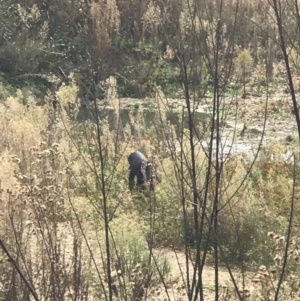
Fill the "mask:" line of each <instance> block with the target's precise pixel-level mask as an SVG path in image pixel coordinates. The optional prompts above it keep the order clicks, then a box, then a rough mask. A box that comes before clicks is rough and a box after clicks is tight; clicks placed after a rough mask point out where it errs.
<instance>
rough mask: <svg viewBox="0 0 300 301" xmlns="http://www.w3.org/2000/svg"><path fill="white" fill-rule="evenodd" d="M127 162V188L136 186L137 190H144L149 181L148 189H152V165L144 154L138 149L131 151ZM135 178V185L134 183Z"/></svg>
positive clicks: (131, 188)
mask: <svg viewBox="0 0 300 301" xmlns="http://www.w3.org/2000/svg"><path fill="white" fill-rule="evenodd" d="M128 163H129V170H130V171H129V189H130V190H133V189H134V188H135V186H136V188H137V189H139V190H145V189H146V187H147V185H146V184H147V183H149V187H150V190H154V183H153V178H154V174H153V167H152V164H151V163H150V162H149V161H148V159H147V158H146V157H145V155H144V154H143V153H141V152H139V151H136V152H133V153H131V154H130V155H129V156H128ZM135 179H136V185H135Z"/></svg>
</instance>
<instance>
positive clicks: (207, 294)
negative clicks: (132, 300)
mask: <svg viewBox="0 0 300 301" xmlns="http://www.w3.org/2000/svg"><path fill="white" fill-rule="evenodd" d="M155 253H156V254H157V255H159V254H161V255H162V256H164V257H165V258H166V259H167V260H168V262H169V264H170V267H171V272H170V278H169V283H170V287H169V288H168V294H169V297H170V299H171V301H179V300H180V301H186V300H188V298H187V296H186V295H185V294H184V293H183V291H182V293H183V294H182V293H180V291H178V290H177V288H178V287H180V286H181V285H182V283H183V282H182V277H181V275H182V274H183V275H184V276H186V261H185V260H186V258H185V254H184V252H180V251H178V252H177V251H176V253H175V252H174V251H172V250H166V249H163V250H159V251H158V250H156V251H155ZM189 269H190V274H192V269H193V266H192V263H191V262H190V264H189ZM214 273H215V271H214V267H213V266H209V265H206V266H204V268H203V273H202V276H203V285H204V288H205V289H204V298H205V301H213V300H215V291H214V283H215V275H214ZM233 275H234V278H235V280H236V281H237V283H238V285H239V287H240V284H241V283H242V282H241V281H242V277H241V273H240V272H238V271H237V270H234V271H233ZM252 277H253V274H252V273H249V272H246V273H245V282H246V286H247V287H249V286H250V285H251V278H252ZM219 286H220V294H219V296H220V300H235V299H234V298H233V299H225V296H226V288H225V287H227V288H230V287H233V285H232V282H231V278H230V275H229V272H228V271H227V269H226V268H225V267H223V266H220V267H219ZM163 295H164V296H163V298H161V299H157V300H164V298H166V297H167V295H166V293H165V292H163Z"/></svg>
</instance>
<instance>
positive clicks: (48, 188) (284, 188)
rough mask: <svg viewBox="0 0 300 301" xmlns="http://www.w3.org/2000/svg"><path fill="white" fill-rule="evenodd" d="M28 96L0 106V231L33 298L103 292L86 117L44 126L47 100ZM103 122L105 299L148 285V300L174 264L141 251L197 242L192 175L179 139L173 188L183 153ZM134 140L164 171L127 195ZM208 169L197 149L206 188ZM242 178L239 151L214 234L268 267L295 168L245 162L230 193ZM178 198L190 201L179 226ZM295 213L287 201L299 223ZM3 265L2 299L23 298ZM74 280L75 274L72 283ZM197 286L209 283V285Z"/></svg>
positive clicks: (66, 92) (235, 255)
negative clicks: (150, 186)
mask: <svg viewBox="0 0 300 301" xmlns="http://www.w3.org/2000/svg"><path fill="white" fill-rule="evenodd" d="M76 89H77V88H76V86H74V85H70V86H63V87H61V90H59V91H58V93H57V97H59V98H60V100H61V102H62V107H65V108H67V107H68V106H67V105H68V104H69V103H71V104H76V91H77V90H76ZM64 102H65V103H64ZM36 103H37V102H36V100H35V99H34V97H33V96H31V98H30V101H29V102H28V105H27V107H24V106H23V104H22V95H21V94H20V95H17V96H16V97H9V98H7V100H6V102H5V104H0V112H1V114H0V127H1V131H0V135H1V136H0V152H1V161H0V167H1V170H5V173H1V174H0V181H1V189H2V190H1V207H2V210H1V211H2V213H1V215H0V219H1V223H0V224H1V226H0V236H1V238H2V239H3V241H4V242H5V243H6V245H7V247H8V248H9V250H10V252H11V253H12V254H13V256H14V258H16V260H17V263H18V264H19V266H20V268H21V269H22V270H23V271H25V276H26V277H27V278H28V279H32V280H31V281H32V283H33V284H34V286H35V287H36V290H37V292H38V294H39V295H40V296H42V297H45V298H46V297H48V298H50V297H51V296H54V295H55V296H59V297H61V298H62V296H66V294H71V295H72V296H75V295H76V294H77V295H82V294H88V295H89V296H91V297H94V298H104V296H105V294H107V290H108V286H107V275H106V270H107V266H106V247H105V245H106V242H105V239H104V223H103V197H102V195H101V193H100V192H99V191H100V188H101V185H102V183H100V182H99V175H100V171H101V169H100V167H99V151H98V149H99V146H98V144H97V131H96V127H95V125H94V124H93V123H92V122H91V121H85V122H83V123H77V122H75V121H74V120H73V118H70V117H69V115H70V114H68V113H69V112H64V110H63V108H62V109H61V111H60V112H58V113H59V114H58V115H57V117H56V119H55V123H54V124H55V126H54V127H53V130H52V131H48V130H47V128H48V126H49V123H53V119H52V118H53V111H52V107H50V106H48V105H44V106H37V105H36ZM75 114H76V112H75ZM140 124H143V123H142V122H141V123H140ZM137 126H138V125H137ZM162 126H164V127H165V126H166V125H161V126H160V128H161V127H162ZM108 128H109V126H108V124H107V123H105V122H104V123H103V124H102V132H103V134H102V137H101V141H102V149H103V151H104V152H103V154H104V156H105V158H104V159H105V168H104V175H105V184H106V189H107V190H106V191H107V199H108V203H107V212H108V217H109V220H110V247H111V269H112V273H113V277H112V278H113V289H114V294H119V295H120V294H127V295H130V296H137V295H139V296H141V295H143V296H144V295H145V294H146V292H145V287H146V288H149V291H150V293H151V291H152V290H154V291H153V292H152V293H153V294H154V295H155V294H157V291H156V290H155V288H157V287H159V286H161V285H162V279H161V276H163V278H165V279H168V275H169V273H170V272H172V270H170V269H171V268H170V263H169V262H168V261H167V260H166V259H165V258H163V257H159V258H158V257H155V256H154V257H152V256H151V252H150V251H149V248H150V250H151V249H152V248H153V247H155V248H169V247H170V246H172V247H173V248H178V249H182V248H183V246H184V243H185V241H186V239H187V241H188V244H189V247H190V248H193V247H194V246H195V241H196V239H197V237H196V231H195V226H194V224H193V218H194V217H193V206H192V197H191V194H190V191H191V189H190V187H191V185H192V182H191V178H189V176H188V175H189V169H188V166H190V164H191V161H190V160H189V159H188V158H189V155H188V154H189V152H190V148H189V143H188V139H186V140H184V141H183V145H182V151H183V152H184V154H186V155H187V159H186V161H185V162H184V163H185V165H184V166H183V170H182V175H183V176H184V178H183V179H184V181H185V184H184V186H181V180H182V178H180V175H178V167H179V166H180V162H181V161H180V160H181V159H180V157H179V156H178V155H179V154H178V153H177V155H176V156H174V153H173V157H172V153H170V152H169V151H168V150H167V149H165V148H163V147H161V146H160V145H161V142H162V141H164V139H165V138H164V136H163V135H160V134H159V133H160V132H155V131H153V132H152V135H151V136H148V137H147V136H137V137H131V136H129V137H128V139H126V141H122V140H120V139H117V135H116V132H112V131H109V130H108ZM168 129H169V130H170V128H168ZM70 133H71V134H72V135H70ZM186 133H187V132H186ZM153 146H154V147H153ZM116 147H117V149H118V150H119V151H118V153H116ZM137 147H138V148H139V149H140V150H141V151H143V152H145V153H146V154H147V156H148V157H150V158H152V161H153V163H154V166H155V168H156V169H157V172H158V173H160V174H161V178H162V182H161V183H159V184H158V185H157V190H156V192H155V195H153V194H140V193H134V194H130V193H129V191H128V187H127V174H128V166H127V159H126V158H127V155H128V154H130V152H132V151H134V150H136V148H137ZM268 151H269V153H276V152H279V153H280V152H281V148H280V146H278V145H275V144H274V145H270V148H269V150H268ZM265 153H266V154H268V152H265ZM207 166H208V161H207V158H206V156H205V154H204V152H203V150H202V149H197V152H196V172H197V186H198V187H203V185H204V182H205V170H206V168H207ZM246 173H247V165H245V164H244V163H243V162H242V161H241V160H240V158H239V156H234V155H233V156H231V157H230V160H228V161H226V163H225V165H224V171H223V188H224V189H225V190H224V191H225V192H226V193H223V194H222V198H221V203H220V207H223V205H224V209H222V210H221V211H220V217H219V223H220V227H219V230H218V231H219V233H218V236H219V240H220V243H221V246H222V247H223V249H224V250H225V255H226V259H227V260H229V262H230V263H232V264H234V265H237V266H238V265H239V264H240V263H241V262H243V264H245V265H248V266H252V267H258V266H259V265H261V264H262V263H264V264H265V265H266V266H271V265H272V263H273V258H274V257H272V256H273V253H272V252H273V250H271V246H272V242H270V241H269V242H266V234H267V233H268V232H276V233H280V235H284V234H285V229H286V223H287V219H286V217H287V216H288V211H289V206H290V196H291V187H292V186H291V185H292V176H293V175H292V170H291V169H290V168H289V167H288V166H287V165H286V164H285V163H284V162H281V161H280V160H278V161H276V162H274V161H272V160H271V157H270V156H267V155H265V156H263V157H261V158H260V160H259V161H258V162H257V164H255V165H254V167H253V170H252V174H251V177H249V178H248V179H247V180H246V182H245V183H244V185H243V186H242V188H241V189H240V191H239V193H238V194H236V195H235V196H234V197H233V198H231V197H230V196H231V195H232V194H233V193H234V191H235V190H236V189H237V188H238V187H239V185H240V184H241V180H242V179H243V177H244V176H245V175H246ZM97 175H98V176H97ZM213 177H214V175H212V178H213ZM182 189H183V190H182ZM297 191H298V190H297ZM182 193H184V195H185V196H186V201H187V205H186V208H185V209H186V217H187V221H188V223H186V224H185V223H184V220H183V213H182V199H181V195H182ZM297 193H298V192H297ZM208 194H209V198H208V203H207V210H208V211H207V212H210V206H211V202H210V200H211V199H212V198H213V196H214V187H213V185H212V186H211V187H210V189H209V190H208ZM299 209H300V208H299V205H298V204H296V208H295V218H296V219H297V220H298V219H299V218H300V215H299V212H300V211H299ZM186 235H187V236H186ZM203 235H204V236H203V241H202V245H201V247H202V248H204V247H205V246H206V244H208V246H209V250H213V245H214V240H213V237H212V236H211V235H209V227H208V225H207V223H206V222H205V223H204V229H203ZM295 239H297V238H296V237H295ZM49 246H50V249H49V248H48V247H49ZM271 251H272V252H271ZM1 256H2V257H3V255H1ZM22 257H24V258H25V260H21V258H22ZM209 258H211V254H209ZM3 259H4V258H3ZM209 261H210V260H209ZM221 261H223V259H221ZM1 264H2V265H3V267H4V269H3V271H5V272H4V273H3V274H2V275H1V276H0V279H1V283H4V284H5V285H4V287H3V288H0V294H3V295H5V294H8V296H9V298H11V299H14V300H17V299H16V298H17V297H16V296H21V295H22V294H23V292H24V290H26V289H25V288H24V286H23V284H22V281H21V279H20V278H19V277H18V275H17V274H15V273H14V272H13V268H12V266H11V265H10V264H9V263H8V262H6V261H2V263H1ZM28 266H31V267H32V268H31V269H28ZM40 271H43V273H42V274H41V273H40ZM289 271H290V273H291V275H293V273H296V272H295V271H294V270H293V266H289ZM74 275H77V276H76V277H78V278H76V279H75V280H74ZM12 277H13V278H12ZM55 279H56V280H55ZM58 280H59V281H58ZM57 288H58V289H59V290H58V291H55V289H57ZM204 288H206V289H208V290H210V291H212V290H213V289H214V288H213V286H212V285H209V284H206V285H205V287H204ZM161 290H162V291H163V289H162V288H161ZM152 293H151V294H152ZM0 296H1V295H0ZM6 300H9V299H6Z"/></svg>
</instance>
